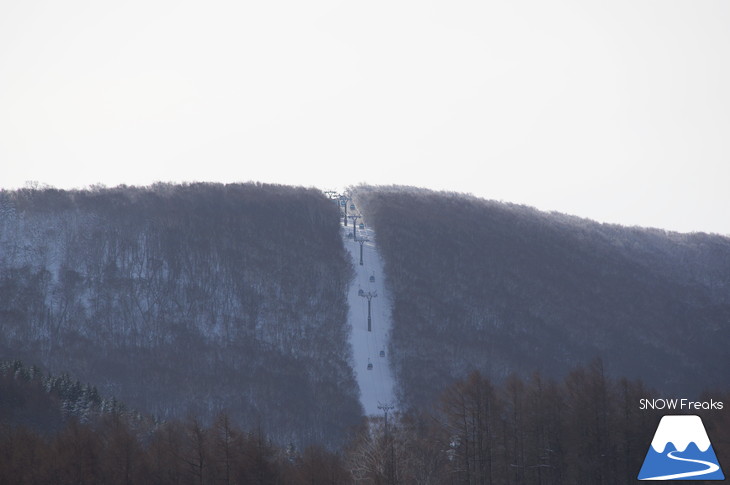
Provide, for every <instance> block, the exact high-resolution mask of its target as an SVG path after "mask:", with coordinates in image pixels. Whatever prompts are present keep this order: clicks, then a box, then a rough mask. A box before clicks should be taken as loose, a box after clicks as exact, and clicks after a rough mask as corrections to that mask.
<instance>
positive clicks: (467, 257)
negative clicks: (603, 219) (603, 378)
mask: <svg viewBox="0 0 730 485" xmlns="http://www.w3.org/2000/svg"><path fill="white" fill-rule="evenodd" d="M353 197H354V200H355V201H356V203H357V205H358V207H359V208H361V210H362V212H363V213H364V214H365V220H366V222H367V223H368V224H371V225H372V226H373V227H374V228H375V232H376V234H377V245H378V247H379V249H380V252H381V255H382V257H383V258H384V261H385V271H386V276H387V284H388V285H389V286H390V287H391V289H392V293H393V295H394V302H393V330H392V336H391V344H390V345H391V359H393V360H392V362H394V366H395V372H396V378H397V379H398V382H399V385H400V387H399V391H400V393H401V394H400V398H401V400H402V404H404V405H405V406H406V407H409V406H415V407H420V406H424V405H428V403H430V402H433V400H434V399H435V396H437V395H438V394H439V393H440V391H441V390H442V389H443V388H445V387H446V386H447V385H449V384H450V383H451V382H453V380H454V379H459V378H462V377H463V376H464V375H466V374H468V373H469V372H471V371H474V370H478V371H480V372H482V373H483V374H484V375H486V376H489V377H490V378H493V379H495V380H497V381H501V380H503V379H504V378H506V376H508V375H510V374H512V373H513V372H517V373H520V374H521V375H529V374H530V373H532V372H533V371H534V370H536V369H541V370H542V372H544V373H545V374H546V375H549V376H553V377H561V376H564V375H565V374H566V373H567V372H568V371H569V369H571V368H572V367H574V366H575V365H578V364H583V363H586V362H589V361H590V360H591V359H593V358H596V357H600V358H602V359H603V361H604V363H605V367H606V372H607V373H609V374H610V375H613V376H626V377H628V378H641V379H643V380H644V382H646V383H647V384H648V385H650V386H652V387H655V388H657V389H659V390H661V391H665V392H673V393H680V394H681V395H682V396H687V397H692V396H696V394H697V393H698V392H699V391H700V390H701V389H703V388H705V387H719V388H726V386H727V375H728V374H727V369H729V368H730V352H728V342H730V239H728V238H726V237H721V236H715V235H707V234H678V233H670V232H665V231H662V230H656V229H642V228H626V227H621V226H616V225H609V224H599V223H596V222H593V221H589V220H585V219H580V218H577V217H570V216H566V215H562V214H556V213H545V212H540V211H537V210H535V209H532V208H529V207H525V206H518V205H513V204H505V203H499V202H494V201H487V200H483V199H478V198H475V197H470V196H466V195H463V194H451V193H436V192H431V191H427V190H419V189H412V188H403V187H376V188H374V187H365V186H361V187H355V188H354V189H353Z"/></svg>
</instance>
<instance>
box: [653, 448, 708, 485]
mask: <svg viewBox="0 0 730 485" xmlns="http://www.w3.org/2000/svg"><path fill="white" fill-rule="evenodd" d="M672 453H677V451H676V450H675V451H672V452H670V453H667V457H669V458H671V459H672V460H679V461H688V462H691V463H699V464H700V465H707V466H708V467H709V468H706V469H704V470H699V471H694V472H684V473H675V474H674V475H663V476H661V477H651V478H642V480H676V479H678V478H689V477H698V476H700V475H707V474H710V473H712V472H716V471H717V470H719V469H720V467H719V466H717V465H715V464H714V463H712V462H709V461H703V460H692V459H690V458H681V457H679V456H674V455H673V454H672Z"/></svg>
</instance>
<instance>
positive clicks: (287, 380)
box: [0, 184, 362, 445]
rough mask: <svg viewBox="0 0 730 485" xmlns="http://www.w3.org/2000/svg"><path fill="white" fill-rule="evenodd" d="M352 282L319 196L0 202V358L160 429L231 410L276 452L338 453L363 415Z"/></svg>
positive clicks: (176, 193) (12, 196)
mask: <svg viewBox="0 0 730 485" xmlns="http://www.w3.org/2000/svg"><path fill="white" fill-rule="evenodd" d="M351 273H352V269H351V266H350V264H349V263H348V262H347V259H346V257H345V254H344V249H343V247H342V243H341V239H340V236H339V226H338V214H337V208H336V207H335V206H334V204H332V203H331V202H330V201H329V200H327V199H326V198H325V197H324V195H323V194H321V193H320V192H318V191H315V190H309V189H301V188H292V187H283V186H270V185H259V184H243V185H241V184H236V185H225V186H224V185H220V184H192V185H165V184H158V185H155V186H152V187H148V188H133V187H118V188H114V189H104V188H99V189H95V190H82V191H62V190H55V189H43V190H30V189H24V190H18V191H11V192H7V191H5V192H0V358H2V359H22V360H23V361H26V362H32V363H37V364H39V365H42V366H44V367H45V368H47V369H49V370H50V371H51V372H54V373H61V372H68V373H70V374H72V375H74V376H75V377H76V378H78V379H80V380H83V381H86V382H91V383H94V384H95V385H96V386H97V387H98V388H99V390H100V391H101V392H103V393H104V394H105V395H111V396H115V397H117V398H119V399H122V400H124V401H125V402H126V403H127V404H129V405H130V406H132V407H134V408H137V409H140V410H142V411H146V412H150V413H153V414H155V415H156V416H158V417H160V418H169V417H173V416H178V417H179V416H185V415H187V414H188V413H192V414H194V415H196V416H198V417H200V418H201V419H203V420H205V419H210V418H212V416H214V415H215V414H217V413H218V412H220V411H222V410H227V411H228V412H229V413H230V414H231V416H232V418H233V419H234V420H235V421H236V422H238V423H239V424H240V425H241V426H244V427H246V428H248V429H254V428H256V427H260V428H262V429H263V430H264V431H265V432H266V433H267V434H268V435H269V436H271V437H272V438H273V439H275V440H276V441H278V442H283V443H288V442H289V441H294V442H299V443H309V442H318V443H323V444H329V445H335V444H337V443H340V442H341V440H342V439H343V437H344V434H343V433H344V430H345V429H346V428H347V427H348V426H350V425H351V424H353V423H354V422H356V421H357V420H358V419H359V417H360V416H361V413H362V411H361V409H360V406H359V403H358V399H357V391H356V386H355V382H354V379H353V375H352V370H351V368H350V366H349V363H348V360H349V359H350V351H349V347H348V344H347V331H348V330H347V327H346V315H347V306H346V305H347V304H346V300H345V295H346V287H347V283H348V281H349V279H350V277H351ZM323 402H326V403H327V405H326V406H323V405H322V403H323Z"/></svg>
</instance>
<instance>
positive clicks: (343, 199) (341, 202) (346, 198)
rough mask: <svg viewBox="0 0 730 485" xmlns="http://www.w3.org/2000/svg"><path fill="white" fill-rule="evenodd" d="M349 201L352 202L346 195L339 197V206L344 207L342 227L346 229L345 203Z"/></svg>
mask: <svg viewBox="0 0 730 485" xmlns="http://www.w3.org/2000/svg"><path fill="white" fill-rule="evenodd" d="M351 200H352V197H348V196H346V195H341V196H340V205H344V207H345V215H344V217H343V218H342V225H343V226H345V227H347V203H348V202H350V201H351ZM343 202H344V204H343Z"/></svg>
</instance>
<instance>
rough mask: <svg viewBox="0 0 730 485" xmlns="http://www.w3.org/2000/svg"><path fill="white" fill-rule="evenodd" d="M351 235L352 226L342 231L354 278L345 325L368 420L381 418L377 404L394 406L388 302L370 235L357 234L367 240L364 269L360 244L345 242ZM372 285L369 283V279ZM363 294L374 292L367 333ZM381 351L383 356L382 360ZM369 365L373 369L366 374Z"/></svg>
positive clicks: (366, 302) (380, 261)
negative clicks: (350, 257) (370, 324)
mask: <svg viewBox="0 0 730 485" xmlns="http://www.w3.org/2000/svg"><path fill="white" fill-rule="evenodd" d="M348 234H350V235H351V234H352V222H350V225H349V226H348V227H347V228H344V227H343V228H342V236H343V238H344V240H345V247H346V248H347V250H348V251H349V252H350V255H351V256H352V262H353V264H354V266H355V272H356V276H355V279H354V280H353V282H352V284H351V285H350V290H349V293H348V302H349V305H350V310H349V313H348V321H349V322H350V325H351V326H352V332H351V334H350V344H351V345H352V349H353V354H354V360H355V374H356V378H357V383H358V385H359V386H360V401H361V402H362V406H363V408H364V409H365V414H366V415H367V416H372V415H381V414H382V411H381V410H379V409H378V403H382V404H386V403H387V404H395V399H394V398H395V396H394V392H393V386H394V381H393V375H392V373H391V370H390V364H389V355H388V336H389V333H390V328H391V320H390V317H391V315H390V298H389V295H388V293H387V291H386V290H385V288H384V286H383V263H382V260H381V259H380V255H379V254H378V252H377V250H376V249H375V245H374V244H373V242H372V241H373V239H374V237H373V236H374V235H373V232H372V231H371V230H370V229H368V228H366V229H364V230H362V229H359V228H358V230H357V236H358V238H361V237H367V238H368V239H370V241H369V242H366V243H365V244H364V246H363V266H360V243H359V242H356V241H353V239H352V238H348V237H347V235H348ZM371 276H374V277H375V281H374V282H371V281H370V277H371ZM360 290H362V291H363V292H364V293H368V292H373V293H374V292H377V296H376V297H374V298H372V303H371V312H372V314H371V317H372V331H370V332H368V301H367V298H363V297H361V296H359V292H360ZM381 351H382V352H384V353H385V354H384V356H382V357H381ZM368 363H371V364H372V365H373V367H372V370H368Z"/></svg>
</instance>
